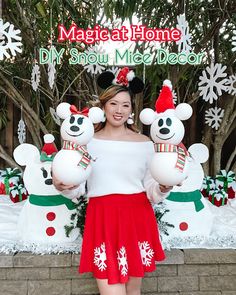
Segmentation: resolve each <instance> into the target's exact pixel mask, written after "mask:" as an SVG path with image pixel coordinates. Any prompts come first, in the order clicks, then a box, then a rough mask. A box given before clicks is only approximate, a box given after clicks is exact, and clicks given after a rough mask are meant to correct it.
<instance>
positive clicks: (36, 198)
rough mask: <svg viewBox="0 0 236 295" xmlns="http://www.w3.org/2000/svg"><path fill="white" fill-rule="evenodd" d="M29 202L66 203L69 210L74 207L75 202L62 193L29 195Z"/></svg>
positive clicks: (49, 204) (47, 204) (38, 204)
mask: <svg viewBox="0 0 236 295" xmlns="http://www.w3.org/2000/svg"><path fill="white" fill-rule="evenodd" d="M29 202H30V204H33V205H36V206H43V207H45V206H59V205H63V204H64V205H66V207H67V208H68V209H69V210H73V209H75V208H76V207H75V203H73V202H72V201H71V200H70V199H67V198H65V197H64V196H62V195H53V196H40V195H33V194H31V195H29Z"/></svg>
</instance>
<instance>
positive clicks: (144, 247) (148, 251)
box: [138, 241, 154, 266]
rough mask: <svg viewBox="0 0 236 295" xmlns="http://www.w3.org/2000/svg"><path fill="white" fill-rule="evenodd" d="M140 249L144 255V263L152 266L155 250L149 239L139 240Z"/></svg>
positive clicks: (142, 255)
mask: <svg viewBox="0 0 236 295" xmlns="http://www.w3.org/2000/svg"><path fill="white" fill-rule="evenodd" d="M138 245H139V250H140V254H141V257H142V263H143V265H146V266H150V265H151V262H152V258H153V256H154V251H153V249H152V248H150V245H149V243H148V242H147V241H144V242H142V243H141V242H139V243H138Z"/></svg>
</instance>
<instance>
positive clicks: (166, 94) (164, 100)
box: [155, 80, 175, 113]
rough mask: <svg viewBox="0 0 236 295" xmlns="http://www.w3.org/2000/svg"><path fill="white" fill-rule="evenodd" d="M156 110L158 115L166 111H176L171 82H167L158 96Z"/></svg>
mask: <svg viewBox="0 0 236 295" xmlns="http://www.w3.org/2000/svg"><path fill="white" fill-rule="evenodd" d="M155 109H156V112H157V113H164V112H165V111H166V110H170V109H172V110H175V106H174V101H173V93H172V84H171V82H170V80H165V81H164V82H163V86H162V89H161V92H160V95H159V96H158V98H157V100H156V104H155Z"/></svg>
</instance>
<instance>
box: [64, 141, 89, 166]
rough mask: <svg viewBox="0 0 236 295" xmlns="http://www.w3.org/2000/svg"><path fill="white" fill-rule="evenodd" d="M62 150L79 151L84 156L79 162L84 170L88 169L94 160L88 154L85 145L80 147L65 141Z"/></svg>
mask: <svg viewBox="0 0 236 295" xmlns="http://www.w3.org/2000/svg"><path fill="white" fill-rule="evenodd" d="M62 149H63V150H72V151H78V152H79V153H80V154H81V155H82V158H81V160H80V161H79V164H78V165H79V166H81V167H83V168H84V169H86V168H87V167H88V165H89V163H90V161H91V160H92V157H91V156H90V154H89V153H88V151H87V148H86V146H85V145H79V144H77V143H75V142H72V141H67V140H65V141H64V142H63V146H62Z"/></svg>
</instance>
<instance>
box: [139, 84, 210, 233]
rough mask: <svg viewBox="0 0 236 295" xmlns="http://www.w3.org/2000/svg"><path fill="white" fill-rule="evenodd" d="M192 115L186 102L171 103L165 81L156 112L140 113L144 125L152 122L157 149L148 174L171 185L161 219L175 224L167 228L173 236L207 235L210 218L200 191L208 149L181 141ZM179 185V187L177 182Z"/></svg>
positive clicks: (201, 145) (198, 144)
mask: <svg viewBox="0 0 236 295" xmlns="http://www.w3.org/2000/svg"><path fill="white" fill-rule="evenodd" d="M191 115H192V107H191V106H190V105H189V104H187V103H180V104H179V105H177V106H176V108H175V106H174V102H173V93H172V85H171V82H170V81H169V80H165V81H164V83H163V87H162V89H161V92H160V95H159V97H158V98H157V100H156V104H155V111H153V110H152V109H150V108H146V109H144V110H143V111H142V112H141V113H140V120H141V122H142V123H143V124H146V125H151V129H150V134H151V138H152V140H153V141H154V143H155V146H156V152H155V154H154V156H153V158H152V159H151V161H150V173H151V175H152V176H153V178H154V179H155V180H156V181H157V182H158V183H161V184H163V185H167V186H174V188H173V189H172V191H171V193H170V194H169V196H168V197H167V199H166V200H165V205H166V209H168V210H169V212H168V213H166V214H165V215H164V216H163V220H164V221H167V222H169V223H171V224H173V225H174V228H170V229H169V234H170V237H173V236H181V237H186V236H196V235H201V236H205V237H206V236H208V235H209V234H210V231H211V227H212V222H213V217H212V214H211V212H210V209H209V207H208V205H207V202H206V201H205V199H204V197H203V196H202V195H201V193H200V188H201V185H202V182H203V177H204V172H203V169H202V166H201V163H204V162H206V161H207V160H208V157H209V152H208V148H207V147H206V146H205V145H204V144H202V143H196V144H193V145H191V146H190V147H189V149H187V148H186V147H185V146H184V144H183V143H182V139H183V138H184V134H185V128H184V125H183V123H182V121H183V120H187V119H189V118H190V117H191ZM179 184H180V185H181V186H178V185H179Z"/></svg>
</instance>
